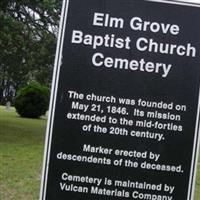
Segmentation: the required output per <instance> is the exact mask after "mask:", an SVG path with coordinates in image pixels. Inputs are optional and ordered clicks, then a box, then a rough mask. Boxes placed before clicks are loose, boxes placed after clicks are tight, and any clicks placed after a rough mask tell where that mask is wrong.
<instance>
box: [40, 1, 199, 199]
mask: <svg viewBox="0 0 200 200" xmlns="http://www.w3.org/2000/svg"><path fill="white" fill-rule="evenodd" d="M144 1H149V2H158V3H167V4H176V5H183V6H190V7H200V4H198V3H192V2H191V3H189V2H188V3H187V2H184V1H176V0H174V1H167V0H144ZM69 2H70V0H63V5H62V14H61V21H60V26H59V35H58V41H57V48H56V57H55V63H54V72H53V81H52V88H51V99H50V111H49V114H48V123H47V129H46V138H45V148H44V160H43V169H42V179H41V188H40V200H45V199H46V189H47V181H48V180H47V179H48V171H49V160H50V152H51V142H52V134H53V122H54V115H55V106H56V98H57V90H58V81H59V75H60V67H61V64H62V52H63V51H62V50H63V44H64V33H65V29H66V22H67V15H68V8H69ZM199 120H200V91H199V99H198V109H197V116H196V126H195V135H194V144H193V154H192V161H191V171H190V181H189V187H188V191H187V193H188V197H187V200H192V199H193V198H194V190H195V187H194V186H195V180H196V173H197V162H198V154H199V144H200V137H199V133H200V121H199Z"/></svg>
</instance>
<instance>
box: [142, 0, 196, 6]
mask: <svg viewBox="0 0 200 200" xmlns="http://www.w3.org/2000/svg"><path fill="white" fill-rule="evenodd" d="M145 1H152V2H158V3H167V4H176V5H182V6H190V7H200V4H199V3H195V2H186V1H176V0H145Z"/></svg>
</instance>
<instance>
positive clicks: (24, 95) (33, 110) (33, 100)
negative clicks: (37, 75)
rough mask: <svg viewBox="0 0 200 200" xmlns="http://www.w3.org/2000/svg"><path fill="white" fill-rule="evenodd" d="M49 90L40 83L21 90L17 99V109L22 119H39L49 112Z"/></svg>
mask: <svg viewBox="0 0 200 200" xmlns="http://www.w3.org/2000/svg"><path fill="white" fill-rule="evenodd" d="M48 105H49V89H48V88H47V87H44V86H41V85H40V84H39V83H31V84H29V85H28V86H26V87H24V88H21V89H20V90H19V91H18V93H17V96H16V98H15V108H16V111H17V113H18V114H19V115H20V116H21V117H28V118H39V117H40V116H42V115H44V114H45V113H46V111H47V110H48Z"/></svg>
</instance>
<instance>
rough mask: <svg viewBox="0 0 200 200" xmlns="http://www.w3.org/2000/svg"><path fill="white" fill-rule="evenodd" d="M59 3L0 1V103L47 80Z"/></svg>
mask: <svg viewBox="0 0 200 200" xmlns="http://www.w3.org/2000/svg"><path fill="white" fill-rule="evenodd" d="M61 3H62V1H61V0H18V1H13V0H1V1H0V27H1V29H0V102H2V99H3V96H4V98H5V97H6V98H9V97H10V96H11V97H12V96H13V93H15V91H16V90H17V89H18V88H20V87H21V86H23V85H25V84H27V83H28V82H30V81H32V80H36V81H38V82H40V83H41V84H45V85H49V84H50V80H51V74H52V68H53V61H54V54H55V47H56V37H57V30H58V23H59V16H60V10H61Z"/></svg>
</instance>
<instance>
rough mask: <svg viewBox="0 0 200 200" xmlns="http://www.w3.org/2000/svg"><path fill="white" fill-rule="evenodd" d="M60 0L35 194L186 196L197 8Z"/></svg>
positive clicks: (199, 80)
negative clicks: (41, 165)
mask: <svg viewBox="0 0 200 200" xmlns="http://www.w3.org/2000/svg"><path fill="white" fill-rule="evenodd" d="M169 2H170V1H163V2H156V1H144V0H84V1H83V0H67V1H64V5H63V13H62V21H61V26H60V34H59V41H58V49H57V54H56V62H55V66H56V69H55V72H54V80H53V89H52V97H51V109H50V118H49V123H48V129H47V139H46V152H45V160H44V170H43V180H42V187H41V197H40V199H41V200H66V199H69V200H78V199H79V200H96V199H101V200H108V199H109V200H114V199H135V200H141V199H142V200H146V199H148V200H192V199H193V190H194V182H195V171H196V163H197V152H198V149H197V147H198V139H199V135H198V129H199V87H200V49H199V47H200V23H199V19H200V9H199V8H198V6H195V5H186V4H181V5H178V3H173V4H171V3H169Z"/></svg>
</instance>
